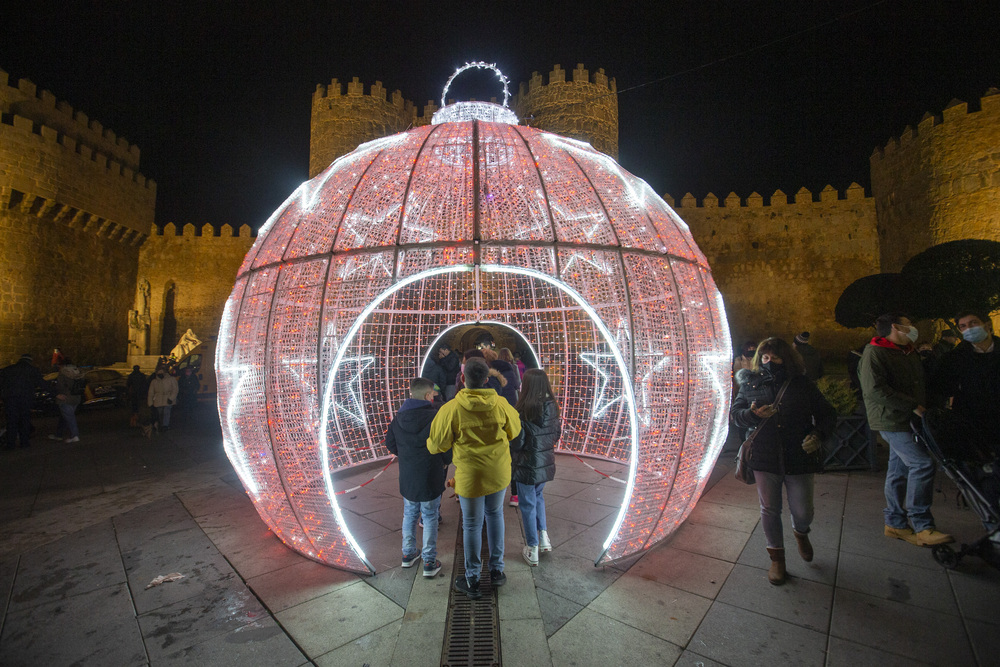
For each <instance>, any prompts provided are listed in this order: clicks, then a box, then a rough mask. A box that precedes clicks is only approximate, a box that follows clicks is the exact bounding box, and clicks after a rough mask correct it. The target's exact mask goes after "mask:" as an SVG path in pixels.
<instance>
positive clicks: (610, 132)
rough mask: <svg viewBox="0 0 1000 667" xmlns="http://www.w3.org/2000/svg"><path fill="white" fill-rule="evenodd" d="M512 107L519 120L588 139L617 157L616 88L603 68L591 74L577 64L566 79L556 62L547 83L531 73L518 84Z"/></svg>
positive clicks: (595, 145) (570, 135)
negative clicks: (570, 75) (571, 75)
mask: <svg viewBox="0 0 1000 667" xmlns="http://www.w3.org/2000/svg"><path fill="white" fill-rule="evenodd" d="M513 106H514V111H515V113H517V116H518V118H520V119H521V122H522V123H524V124H526V125H531V126H532V127H537V128H539V129H542V130H545V131H546V132H554V133H555V134H562V135H564V136H567V137H572V138H573V139H580V140H582V141H587V142H590V145H591V146H593V147H594V148H596V149H597V150H599V151H601V152H602V153H606V154H608V155H610V156H611V157H613V158H615V159H616V160H617V159H618V87H617V85H616V84H615V80H614V79H608V76H607V75H606V74H605V73H604V70H603V69H599V70H597V71H596V72H594V74H593V75H591V74H590V73H589V72H588V71H587V70H586V69H584V67H583V64H582V63H580V64H578V65H577V66H576V69H574V70H573V78H572V80H571V81H567V80H566V70H564V69H563V68H562V67H561V66H559V65H556V66H555V67H553V68H552V71H551V72H549V80H548V84H547V85H546V84H543V83H542V75H541V74H539V73H538V72H533V73H532V75H531V80H530V81H528V82H527V83H522V84H521V85H520V88H519V91H518V94H517V95H516V96H515V98H514V105H513Z"/></svg>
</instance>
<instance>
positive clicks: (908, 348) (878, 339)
mask: <svg viewBox="0 0 1000 667" xmlns="http://www.w3.org/2000/svg"><path fill="white" fill-rule="evenodd" d="M871 345H874V346H875V347H887V348H889V349H890V350H899V351H900V352H902V353H903V354H909V353H910V352H913V350H915V349H916V348H915V347H913V346H912V345H910V344H909V343H907V344H906V345H896V344H895V343H893V342H892V341H891V340H889V339H888V338H883V337H882V336H875V337H874V338H872V342H871Z"/></svg>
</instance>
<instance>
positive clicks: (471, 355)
mask: <svg viewBox="0 0 1000 667" xmlns="http://www.w3.org/2000/svg"><path fill="white" fill-rule="evenodd" d="M475 358H478V359H485V358H486V356H485V355H484V354H483V351H482V350H477V349H475V348H473V349H471V350H466V351H465V354H463V355H462V361H468V360H469V359H475Z"/></svg>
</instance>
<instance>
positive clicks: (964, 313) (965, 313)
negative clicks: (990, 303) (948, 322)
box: [955, 310, 992, 324]
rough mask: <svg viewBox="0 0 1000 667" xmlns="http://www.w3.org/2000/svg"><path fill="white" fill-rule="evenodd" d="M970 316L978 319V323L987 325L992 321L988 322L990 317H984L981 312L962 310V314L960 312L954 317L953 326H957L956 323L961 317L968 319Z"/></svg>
mask: <svg viewBox="0 0 1000 667" xmlns="http://www.w3.org/2000/svg"><path fill="white" fill-rule="evenodd" d="M970 316H974V317H977V318H979V321H980V322H982V323H983V324H989V323H990V322H991V321H992V320H990V316H989V315H986V314H985V313H983V312H982V311H978V310H963V311H962V312H960V313H959V314H958V315H956V316H955V324H958V321H959V320H960V319H962V318H963V317H970Z"/></svg>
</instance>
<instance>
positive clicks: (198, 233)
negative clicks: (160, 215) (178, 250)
mask: <svg viewBox="0 0 1000 667" xmlns="http://www.w3.org/2000/svg"><path fill="white" fill-rule="evenodd" d="M152 235H153V236H163V237H166V238H171V237H179V238H201V239H206V240H207V239H220V238H221V239H232V238H237V239H251V238H257V232H256V231H255V230H253V229H251V228H250V225H240V226H239V229H233V226H232V225H230V224H228V223H227V224H224V225H222V226H221V227H216V226H215V225H213V224H210V223H205V224H202V225H193V224H191V223H190V222H189V223H187V224H185V225H182V226H181V228H180V229H178V228H177V225H176V224H174V223H172V222H168V223H166V224H165V225H155V226H154V227H153V234H152Z"/></svg>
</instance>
